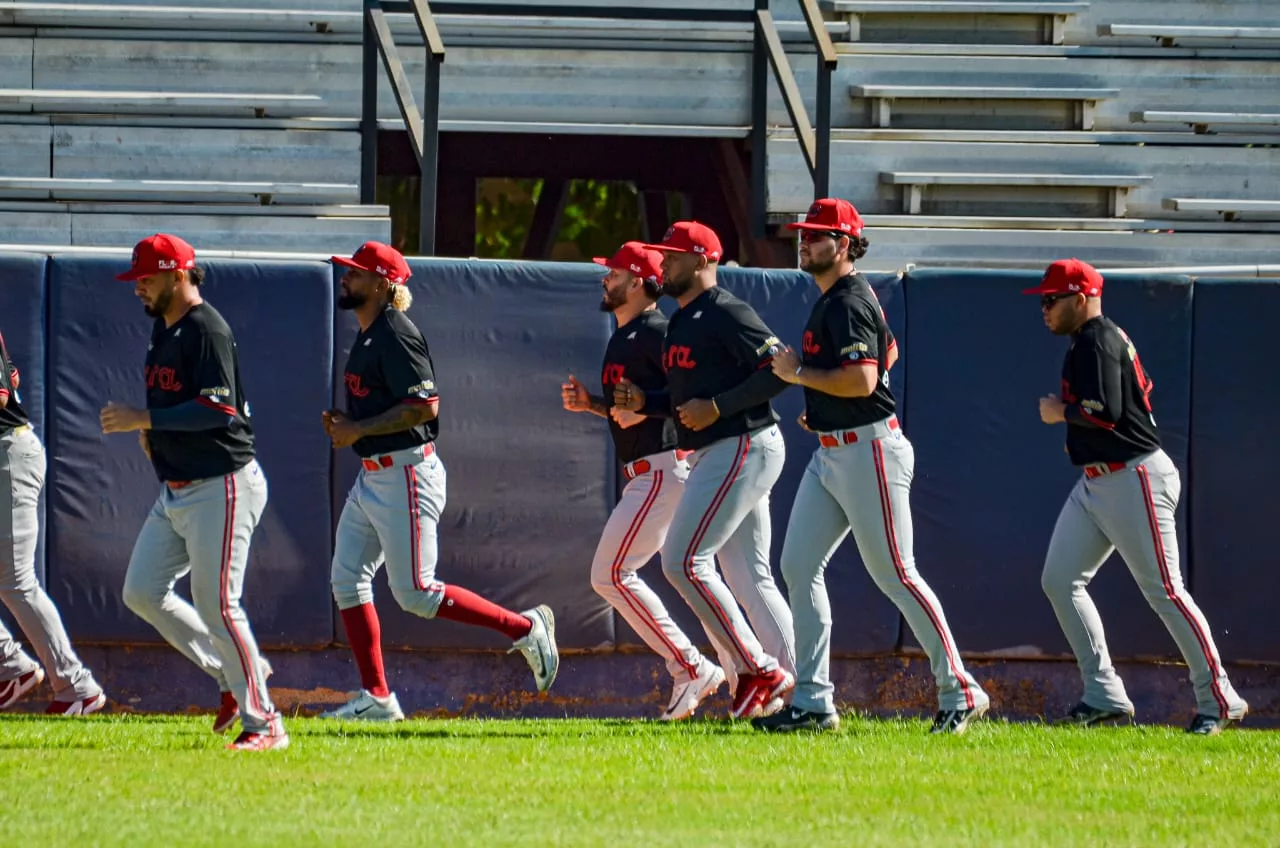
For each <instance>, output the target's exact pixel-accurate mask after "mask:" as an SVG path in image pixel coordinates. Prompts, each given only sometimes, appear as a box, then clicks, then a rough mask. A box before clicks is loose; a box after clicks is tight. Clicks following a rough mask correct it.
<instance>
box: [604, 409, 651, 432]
mask: <svg viewBox="0 0 1280 848" xmlns="http://www.w3.org/2000/svg"><path fill="white" fill-rule="evenodd" d="M609 417H610V418H612V419H613V422H614V423H615V424H617V425H618V426H619V427H621V428H622V429H624V430H626V429H628V428H629V427H634V426H636V425H637V424H639V423H640V422H641V421H643V420H644V419H645V418H646V417H647V416H644V415H641V414H640V413H638V412H632V411H631V410H629V409H622V408H621V407H617V406H612V407H609Z"/></svg>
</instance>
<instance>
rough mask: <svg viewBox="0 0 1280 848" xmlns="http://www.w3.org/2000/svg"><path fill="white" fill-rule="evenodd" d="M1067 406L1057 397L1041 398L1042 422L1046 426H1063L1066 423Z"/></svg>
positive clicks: (1047, 396)
mask: <svg viewBox="0 0 1280 848" xmlns="http://www.w3.org/2000/svg"><path fill="white" fill-rule="evenodd" d="M1066 410H1067V405H1066V404H1065V403H1063V402H1062V398H1060V397H1058V396H1057V395H1046V396H1044V397H1042V398H1040V420H1041V421H1043V422H1044V423H1046V424H1061V423H1062V422H1064V421H1066V420H1067V419H1066V416H1065V413H1066Z"/></svg>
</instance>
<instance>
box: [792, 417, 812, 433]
mask: <svg viewBox="0 0 1280 848" xmlns="http://www.w3.org/2000/svg"><path fill="white" fill-rule="evenodd" d="M796 423H797V424H799V425H800V429H801V430H804V431H805V432H806V433H812V432H813V431H812V430H810V429H809V414H808V413H807V412H802V413H800V417H799V418H797V419H796Z"/></svg>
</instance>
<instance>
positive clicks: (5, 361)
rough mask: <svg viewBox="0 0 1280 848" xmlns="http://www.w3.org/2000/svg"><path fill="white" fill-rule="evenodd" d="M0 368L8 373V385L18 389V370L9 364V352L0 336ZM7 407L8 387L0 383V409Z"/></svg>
mask: <svg viewBox="0 0 1280 848" xmlns="http://www.w3.org/2000/svg"><path fill="white" fill-rule="evenodd" d="M0 368H6V369H8V371H9V384H10V385H12V386H13V388H15V389H16V388H18V368H17V366H15V365H13V364H12V363H11V362H9V350H8V348H6V347H5V346H4V336H0ZM8 405H9V386H8V385H5V384H4V382H3V381H0V409H4V408H5V407H6V406H8Z"/></svg>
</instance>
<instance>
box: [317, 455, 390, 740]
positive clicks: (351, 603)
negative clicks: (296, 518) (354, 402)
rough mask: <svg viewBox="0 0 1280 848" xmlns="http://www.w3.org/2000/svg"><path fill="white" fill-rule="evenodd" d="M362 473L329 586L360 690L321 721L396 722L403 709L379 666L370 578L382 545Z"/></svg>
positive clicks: (343, 519) (346, 512)
mask: <svg viewBox="0 0 1280 848" xmlns="http://www.w3.org/2000/svg"><path fill="white" fill-rule="evenodd" d="M364 480H365V475H364V474H363V473H362V474H361V475H360V477H359V478H358V479H357V480H356V482H355V484H354V485H352V487H351V491H350V493H348V495H347V502H346V504H345V505H344V506H343V507H342V515H341V516H339V518H338V531H337V534H336V537H335V540H334V551H333V568H332V571H331V575H330V584H331V586H332V588H333V599H334V601H335V602H336V603H337V605H338V613H339V615H341V616H342V625H343V627H344V628H345V629H346V631H347V642H348V643H349V644H350V645H351V653H352V655H353V656H354V657H355V661H356V668H357V669H359V671H360V686H361V689H360V692H359V693H358V694H357V695H356V696H355V697H354V698H353V699H351V700H350V701H348V702H347V703H345V704H343V705H342V706H340V707H338V708H337V709H336V710H331V711H329V712H326V713H323V714H321V718H338V719H353V720H354V719H359V720H363V721H400V720H402V719H403V718H404V711H403V710H401V709H400V700H399V699H398V698H397V697H396V694H395V693H394V692H392V691H391V689H390V687H389V686H388V685H387V673H386V669H385V668H384V666H383V662H382V625H381V622H380V621H379V620H378V610H377V609H376V608H375V607H374V605H373V577H374V575H375V574H377V573H378V569H379V568H381V567H382V544H381V543H380V542H379V541H378V534H377V532H376V531H375V530H374V527H373V524H372V523H371V522H370V521H369V516H368V515H367V514H366V513H365V511H364V505H363V503H362V501H363V495H364V492H365V486H364Z"/></svg>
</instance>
